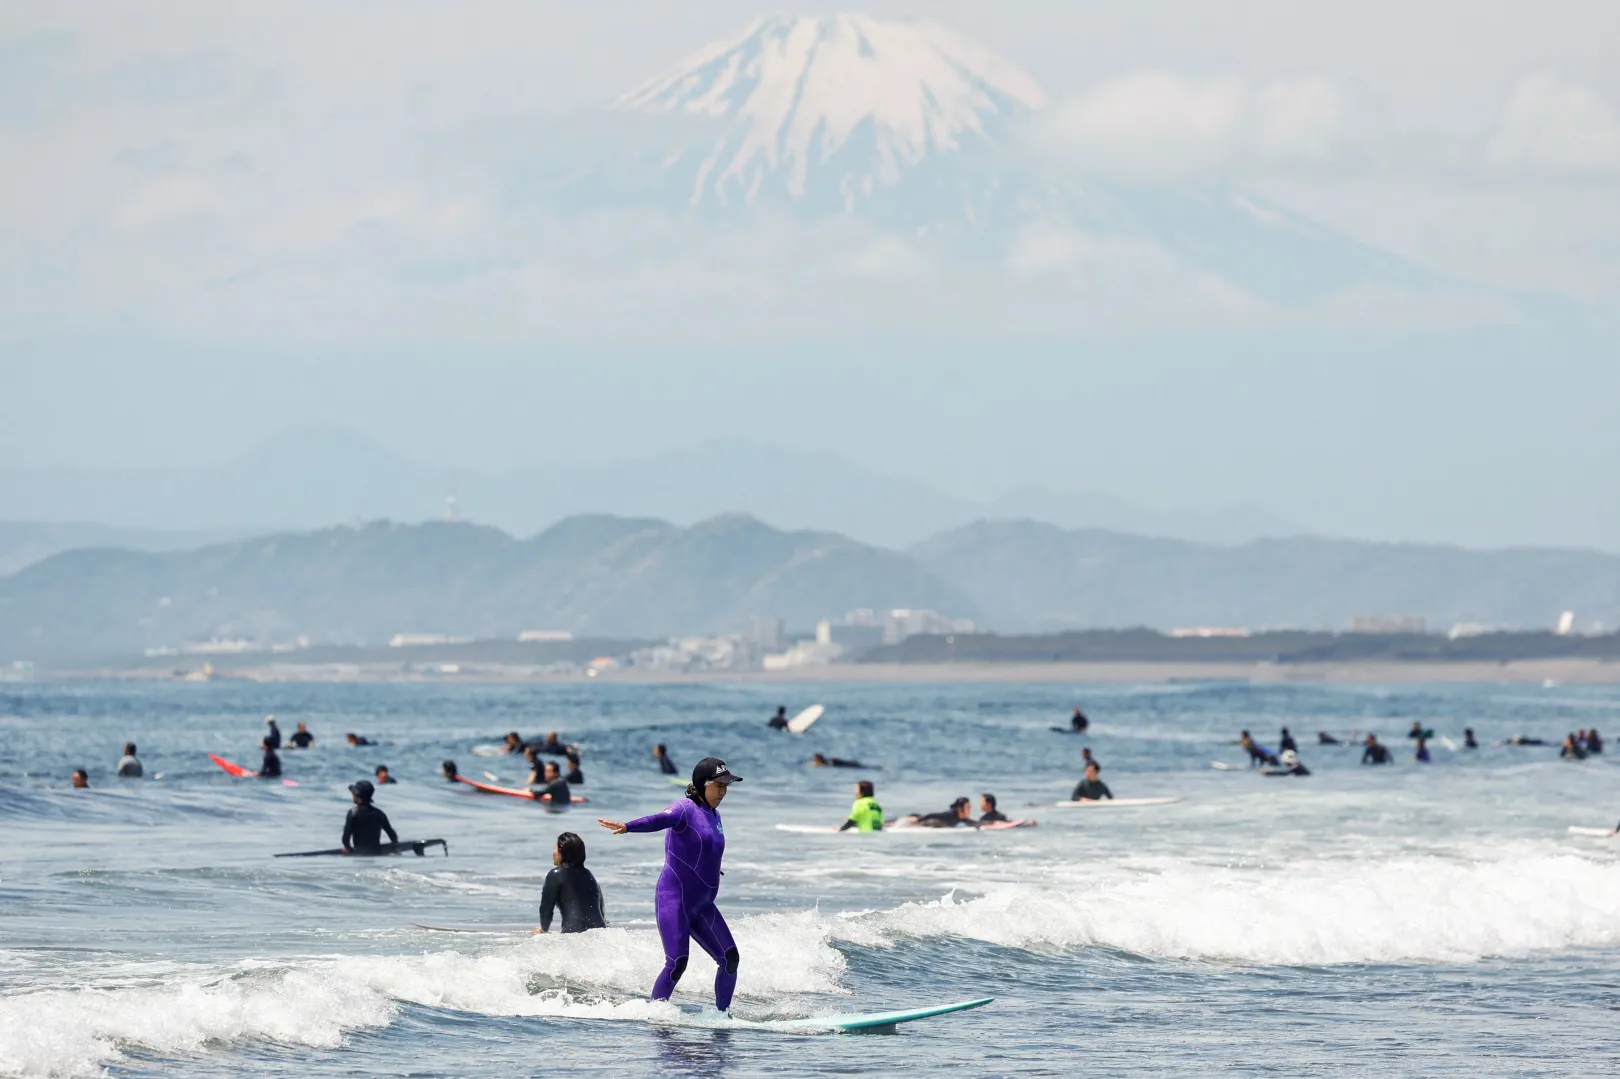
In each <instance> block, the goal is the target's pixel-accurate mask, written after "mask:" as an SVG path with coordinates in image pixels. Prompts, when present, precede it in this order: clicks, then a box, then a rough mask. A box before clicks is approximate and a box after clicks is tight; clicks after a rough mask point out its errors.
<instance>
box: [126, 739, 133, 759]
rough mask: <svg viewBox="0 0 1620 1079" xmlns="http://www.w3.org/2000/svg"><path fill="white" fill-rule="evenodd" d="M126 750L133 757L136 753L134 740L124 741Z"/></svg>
mask: <svg viewBox="0 0 1620 1079" xmlns="http://www.w3.org/2000/svg"><path fill="white" fill-rule="evenodd" d="M124 752H125V753H128V754H129V755H130V756H131V757H133V756H134V755H135V743H134V742H125V743H124Z"/></svg>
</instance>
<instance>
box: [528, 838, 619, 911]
mask: <svg viewBox="0 0 1620 1079" xmlns="http://www.w3.org/2000/svg"><path fill="white" fill-rule="evenodd" d="M551 864H552V865H553V866H554V867H555V868H554V869H552V871H551V872H549V873H547V874H546V883H545V887H544V888H542V889H541V891H540V928H539V929H536V930H535V932H536V933H549V932H551V918H552V915H553V914H560V915H562V925H561V926H560V927H559V930H558V931H559V932H563V933H583V932H585V930H587V929H601V928H603V927H605V926H606V925H607V910H606V908H605V907H603V905H602V889H601V887H600V886H598V885H597V883H596V877H595V876H594V875H593V874H592V873H591V871H590V870H589V869H586V868H585V841H584V840H583V839H581V838H579V836H577V835H575V834H574V833H573V832H563V833H562V834H561V835H559V836H558V837H557V845H556V846H554V847H552V848H551Z"/></svg>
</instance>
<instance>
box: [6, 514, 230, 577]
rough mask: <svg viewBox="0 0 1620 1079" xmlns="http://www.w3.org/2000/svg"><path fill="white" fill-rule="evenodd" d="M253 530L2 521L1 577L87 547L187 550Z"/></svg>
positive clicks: (132, 549) (135, 549) (219, 541)
mask: <svg viewBox="0 0 1620 1079" xmlns="http://www.w3.org/2000/svg"><path fill="white" fill-rule="evenodd" d="M250 531H251V530H244V529H230V528H215V529H207V528H204V529H193V530H190V531H184V532H176V531H164V530H159V529H149V528H116V527H112V526H109V525H99V524H73V523H69V524H39V523H35V522H28V521H0V577H4V576H5V575H6V574H8V573H16V572H17V571H18V570H20V569H22V568H23V567H24V566H28V565H32V564H33V563H35V562H38V561H40V560H41V559H45V558H49V557H50V556H51V555H53V554H56V553H57V552H58V551H73V550H79V549H81V548H85V547H121V548H124V549H127V550H131V551H184V550H189V549H191V548H194V547H202V546H205V545H207V544H210V543H221V542H224V541H226V540H233V539H241V538H242V537H243V536H245V535H248V534H249V532H250Z"/></svg>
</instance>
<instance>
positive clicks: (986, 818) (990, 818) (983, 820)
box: [979, 809, 1010, 824]
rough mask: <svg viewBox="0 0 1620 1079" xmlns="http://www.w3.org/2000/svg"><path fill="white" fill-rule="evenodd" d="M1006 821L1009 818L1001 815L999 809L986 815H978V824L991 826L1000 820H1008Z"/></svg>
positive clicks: (1003, 814)
mask: <svg viewBox="0 0 1620 1079" xmlns="http://www.w3.org/2000/svg"><path fill="white" fill-rule="evenodd" d="M1008 819H1010V818H1009V817H1008V816H1007V814H1005V813H1003V812H1002V811H1001V810H999V809H992V810H991V811H990V812H988V813H981V814H980V815H979V823H980V824H993V823H994V822H996V821H1002V820H1008Z"/></svg>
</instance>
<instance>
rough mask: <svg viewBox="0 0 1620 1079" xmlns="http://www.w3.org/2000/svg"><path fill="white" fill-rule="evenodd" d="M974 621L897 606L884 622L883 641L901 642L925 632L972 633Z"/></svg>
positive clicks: (936, 612)
mask: <svg viewBox="0 0 1620 1079" xmlns="http://www.w3.org/2000/svg"><path fill="white" fill-rule="evenodd" d="M972 632H973V622H972V621H971V620H969V619H966V618H948V617H946V616H945V615H942V614H940V613H939V612H938V611H924V610H915V609H912V608H908V607H897V608H895V609H894V610H892V611H890V612H889V616H888V618H886V619H885V620H884V623H883V643H884V644H899V643H900V642H901V641H903V640H905V639H906V638H907V637H916V636H920V635H922V634H925V633H932V634H944V633H972Z"/></svg>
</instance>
